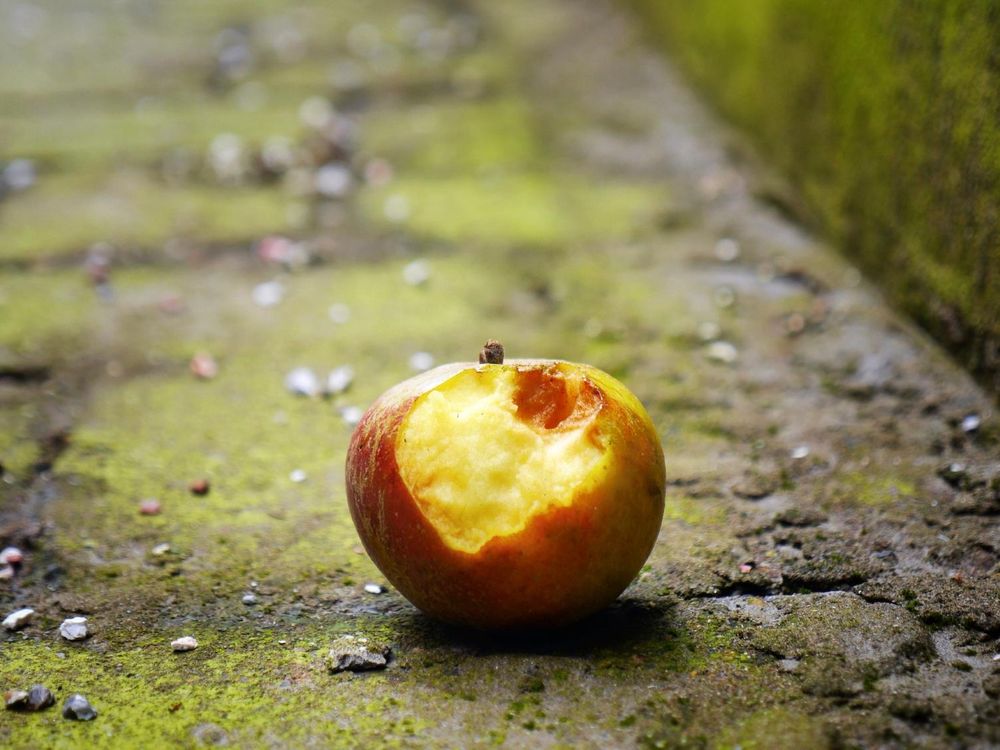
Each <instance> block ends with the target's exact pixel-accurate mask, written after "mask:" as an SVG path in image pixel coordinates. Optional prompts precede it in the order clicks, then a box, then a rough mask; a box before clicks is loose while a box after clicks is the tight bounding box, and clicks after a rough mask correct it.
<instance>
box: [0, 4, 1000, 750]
mask: <svg viewBox="0 0 1000 750" xmlns="http://www.w3.org/2000/svg"><path fill="white" fill-rule="evenodd" d="M369 5H370V4H365V3H360V2H355V3H340V4H337V5H335V6H331V4H326V3H313V4H303V3H291V2H285V1H284V0H271V1H270V2H267V3H260V4H255V5H254V9H253V11H252V12H253V15H252V16H251V15H248V14H250V12H251V11H250V9H249V7H248V6H246V4H244V3H239V2H235V1H234V0H233V1H230V0H226V1H220V2H213V3H211V4H206V3H200V2H196V0H176V1H175V2H172V3H166V4H160V3H155V2H147V3H142V2H137V1H135V0H129V1H128V2H123V3H119V4H117V5H116V6H114V7H113V8H112V7H111V6H108V5H107V4H105V3H98V2H96V1H94V2H91V3H77V4H74V7H73V8H72V9H67V7H66V6H65V5H64V4H60V3H57V2H51V3H37V4H20V5H16V6H0V16H2V15H3V14H6V16H5V17H6V18H7V20H8V21H9V22H8V23H0V163H2V164H4V165H6V166H5V170H6V171H5V172H4V174H5V175H7V176H6V177H5V183H4V184H5V186H6V187H5V190H4V192H3V194H2V196H0V228H2V237H3V243H2V244H0V462H2V464H3V482H2V484H0V546H7V545H13V546H16V547H18V548H19V549H21V550H23V552H24V560H23V562H21V563H19V564H17V565H14V566H11V567H9V568H7V569H0V570H3V571H5V572H3V573H2V574H3V575H8V574H9V575H10V576H11V577H10V578H9V580H3V581H0V605H2V607H3V611H2V612H0V614H2V615H4V616H5V615H6V614H7V613H8V612H10V611H13V610H15V609H17V608H19V607H31V608H33V609H35V610H36V614H35V616H34V619H33V620H32V622H31V623H30V624H28V625H27V626H26V627H24V628H23V629H21V630H17V631H11V632H6V631H3V632H2V633H0V686H2V688H3V690H8V689H23V690H27V689H28V688H29V687H30V686H31V685H33V684H35V683H41V684H44V685H45V686H46V687H48V688H49V689H51V690H52V691H53V692H54V693H55V695H56V700H57V705H61V704H62V702H63V700H65V698H66V697H68V696H69V695H70V694H71V693H81V694H83V695H85V696H86V697H87V698H88V700H89V701H90V702H91V704H92V705H93V706H94V708H95V709H96V710H97V711H98V717H97V718H96V719H95V720H94V721H91V722H87V723H76V722H69V721H67V720H66V719H63V718H62V716H61V715H60V712H59V709H58V708H55V709H50V710H48V711H44V712H41V713H35V714H32V713H15V712H12V711H3V712H0V743H2V744H3V745H4V746H9V747H15V748H29V747H91V746H93V747H97V746H115V747H136V746H148V747H153V746H169V745H178V746H188V745H192V744H194V745H197V744H205V745H211V744H228V745H229V746H234V747H261V746H274V747H289V746H294V747H331V746H334V747H339V746H343V747H374V746H399V747H425V746H426V747H476V746H485V745H499V746H504V747H532V748H534V747H574V748H578V747H594V748H598V747H601V748H603V747H612V746H639V747H664V748H666V747H677V746H690V747H733V746H736V745H739V746H740V747H742V748H744V749H745V750H746V749H748V748H799V747H804V746H811V747H816V748H821V747H853V746H863V747H895V746H914V745H918V746H927V747H988V746H991V744H995V743H998V742H1000V735H998V730H997V726H1000V715H998V710H997V705H998V695H1000V660H998V659H997V654H998V653H1000V644H998V637H1000V580H998V567H997V555H998V533H997V517H998V513H1000V498H998V495H1000V461H998V460H997V453H998V450H997V445H998V440H1000V428H998V423H997V420H996V416H995V406H994V404H993V403H991V402H990V400H989V399H988V398H987V397H986V396H985V395H984V394H983V393H982V392H981V391H979V390H978V389H977V388H976V387H975V386H974V385H973V384H972V383H971V381H970V380H969V378H968V377H967V376H966V375H965V374H964V373H962V372H961V371H960V370H959V369H958V368H957V367H956V366H955V365H954V364H953V363H952V362H950V361H949V360H948V359H947V357H946V356H945V355H943V354H942V353H941V352H940V351H939V350H938V349H937V348H936V347H935V346H934V345H933V344H931V343H929V342H928V341H927V340H926V339H925V338H924V337H922V336H921V335H920V334H919V333H918V332H916V331H915V330H914V329H913V328H912V327H911V326H910V325H908V324H907V323H906V322H905V321H902V320H901V319H900V318H899V317H897V316H896V315H894V314H893V313H892V312H891V311H890V310H888V309H887V307H886V306H885V304H884V303H883V302H882V301H881V300H880V298H879V296H878V294H877V292H876V291H874V290H873V289H872V288H870V287H869V286H868V285H867V284H866V283H865V282H864V281H863V280H862V279H861V278H860V277H859V275H858V273H857V272H856V271H854V270H853V269H852V268H850V267H849V266H848V265H847V264H846V263H844V262H843V261H842V260H841V259H839V258H838V257H837V256H836V255H835V254H834V253H833V252H832V251H831V250H830V248H828V247H825V246H823V245H822V243H821V242H819V241H817V240H816V239H815V238H813V237H811V236H810V235H809V234H808V233H807V232H806V231H805V230H803V228H802V227H800V226H798V225H796V224H795V223H794V222H793V221H791V220H789V219H788V218H786V217H785V216H784V215H783V214H782V213H781V211H780V206H781V200H780V197H778V196H780V192H781V188H775V187H773V185H774V181H773V180H772V179H771V178H770V177H768V175H767V173H766V172H765V171H764V170H762V169H761V168H760V167H759V166H757V165H755V164H753V163H752V161H750V160H749V159H748V158H747V157H746V156H745V152H744V150H743V149H742V148H741V147H740V143H739V142H738V141H737V140H736V139H735V138H734V137H733V136H732V135H731V134H730V133H728V132H727V131H725V130H724V129H723V128H721V127H720V126H719V125H718V123H716V122H715V121H714V120H713V119H712V118H711V117H710V116H709V115H708V114H706V112H705V111H704V109H703V108H702V107H700V106H699V105H698V103H697V102H696V101H695V100H694V98H693V97H692V95H691V93H690V92H689V91H688V90H687V89H685V87H684V85H683V84H682V83H680V82H679V81H678V79H677V78H676V77H675V75H674V74H673V73H672V71H671V70H670V68H669V67H668V65H667V64H666V63H665V62H664V61H662V60H661V59H659V58H658V57H656V56H655V55H653V54H652V53H650V52H649V51H648V50H647V49H646V48H645V47H644V46H643V44H642V41H641V39H640V37H639V33H638V30H637V29H636V28H635V27H634V25H633V24H632V22H631V21H630V20H629V19H628V18H627V17H626V16H625V15H624V14H623V12H622V11H621V10H620V9H618V8H616V7H614V6H610V5H607V4H605V3H603V2H600V1H598V0H588V2H582V3H581V2H574V3H571V2H569V0H545V1H544V2H527V1H526V0H515V1H513V2H505V3H488V2H485V1H483V2H473V1H472V0H470V1H469V2H447V3H446V2H439V3H416V2H411V1H410V0H387V2H384V3H379V4H378V6H377V9H374V10H373V9H372V8H370V7H368V6H369ZM98 40H99V41H98ZM817 147H821V145H820V144H818V145H817ZM19 159H20V160H27V161H17V160H19ZM11 162H13V164H14V166H13V167H11ZM488 337H497V338H500V339H501V340H503V341H504V343H505V344H506V347H507V351H508V353H509V355H510V356H514V357H517V356H545V357H558V358H565V359H571V360H579V361H586V362H589V363H592V364H594V365H596V366H598V367H601V368H603V369H605V370H608V371H609V372H611V373H613V374H615V375H616V376H617V377H619V378H621V379H622V380H624V381H625V382H626V383H628V384H629V386H630V387H631V388H632V389H633V390H634V391H635V392H636V393H637V394H638V395H639V396H640V398H642V400H643V401H644V403H645V404H646V405H647V407H648V409H649V411H650V414H651V416H652V417H653V420H654V423H655V424H656V425H657V427H658V428H659V430H660V433H661V437H662V439H663V443H664V447H665V451H666V455H667V476H668V494H667V507H666V516H665V519H664V524H663V529H662V532H661V536H660V540H659V542H658V544H657V547H656V549H655V550H654V552H653V554H652V556H651V558H650V560H649V564H648V565H647V566H646V567H645V568H644V569H643V571H642V573H641V574H640V575H639V577H638V579H637V580H636V581H635V582H634V584H633V585H632V586H631V587H630V588H629V589H628V591H627V592H626V593H625V594H624V595H623V597H622V598H621V600H620V601H619V602H618V603H617V604H616V605H615V606H614V607H612V608H610V609H609V610H607V611H606V612H603V613H601V614H599V615H597V616H596V617H594V618H592V619H591V620H589V621H587V622H584V623H582V624H580V625H578V626H576V627H573V628H571V629H570V630H568V631H564V632H559V633H552V634H547V635H538V636H536V637H532V638H519V639H511V638H501V637H498V636H487V635H478V634H472V633H468V632H462V631H456V630H454V629H451V628H447V627H443V626H441V625H438V624H436V623H434V622H431V621H429V620H427V619H426V618H424V617H423V616H421V615H420V614H419V613H418V612H416V611H415V610H414V609H413V608H412V607H411V606H410V605H409V604H408V603H407V602H406V601H405V600H403V599H402V598H401V597H400V596H398V595H397V594H396V593H395V592H394V591H393V590H392V589H391V588H386V590H384V591H382V592H381V593H376V592H379V591H380V590H381V588H382V587H384V586H385V582H384V581H383V580H382V579H381V578H380V576H379V573H378V571H377V570H376V569H375V568H374V566H373V565H372V564H371V563H370V561H369V560H368V559H367V558H366V557H365V555H364V554H363V553H362V550H361V548H360V546H359V542H358V540H357V537H356V535H355V533H354V530H353V527H352V525H351V522H350V518H349V516H348V513H347V509H346V506H345V498H344V487H343V480H344V472H343V460H344V451H345V449H346V445H347V441H348V439H349V437H350V432H351V423H352V422H353V421H354V420H355V419H356V417H357V410H358V409H359V408H364V407H365V406H366V405H367V404H368V403H370V402H371V400H372V399H374V398H375V397H376V396H377V395H378V394H379V393H380V392H382V391H383V390H384V389H385V388H387V387H388V386H390V385H392V384H393V383H395V382H397V381H399V380H401V379H403V378H405V377H408V376H409V375H410V374H411V373H412V372H413V371H414V369H419V368H422V367H426V366H427V365H428V364H429V362H431V361H434V362H445V361H452V360H461V359H469V358H471V357H473V355H474V354H475V353H476V352H477V351H478V348H479V346H480V345H481V343H482V341H483V340H485V339H486V338H488ZM343 366H350V368H352V371H353V381H352V382H351V383H350V385H349V387H348V388H347V389H346V390H341V388H340V386H342V385H343V384H344V382H345V381H346V378H344V377H343V374H344V372H345V371H343V370H341V371H339V372H340V382H339V383H334V384H333V385H335V386H337V387H335V388H333V390H334V391H336V392H335V393H331V394H327V395H326V396H325V397H324V396H320V395H319V394H315V393H313V392H314V391H316V390H318V389H322V388H324V387H325V386H326V384H327V373H329V372H330V371H331V370H334V369H335V368H340V367H343ZM296 368H308V370H298V371H297V372H295V373H294V374H292V373H293V372H294V371H296ZM293 390H298V391H303V392H306V393H307V394H310V393H311V394H313V395H296V394H295V393H293V392H292V391H293ZM201 479H207V480H208V482H209V486H208V488H207V493H203V494H196V492H192V490H191V488H190V485H191V483H192V482H196V481H197V480H201ZM195 489H196V490H199V491H200V490H201V489H205V488H197V487H196V488H195ZM140 505H141V506H142V507H143V508H144V509H145V510H146V511H147V513H141V512H140ZM373 584H374V585H373ZM72 616H84V617H86V618H87V620H88V623H87V624H88V626H89V631H90V635H89V637H88V638H86V639H85V640H81V641H74V642H70V641H67V640H65V639H63V638H62V637H60V635H59V633H58V629H59V624H60V623H61V622H62V621H63V619H65V618H68V617H72ZM187 635H190V636H194V637H195V638H196V639H197V642H198V647H197V649H195V650H193V651H187V652H184V653H175V652H174V651H173V650H172V649H171V646H170V643H171V641H173V640H175V639H177V638H179V637H181V636H187ZM346 636H354V639H353V640H351V639H347V640H346V641H345V637H346ZM360 638H367V639H368V641H359V640H358V639H360ZM345 642H348V643H351V644H354V645H352V646H351V648H352V649H358V653H359V654H360V656H358V655H355V656H353V657H352V658H359V659H362V660H366V659H376V660H377V657H378V655H381V654H384V653H385V649H386V648H388V649H390V655H389V659H388V665H387V667H386V668H385V669H382V670H375V671H368V672H364V673H354V672H351V671H345V672H341V673H337V674H332V673H331V672H330V670H329V669H328V664H327V659H328V652H329V651H330V649H331V647H332V646H334V645H335V644H337V643H345ZM357 644H364V646H363V647H359V646H358V645H357ZM352 653H354V652H353V651H352Z"/></svg>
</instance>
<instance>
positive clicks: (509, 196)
mask: <svg viewBox="0 0 1000 750" xmlns="http://www.w3.org/2000/svg"><path fill="white" fill-rule="evenodd" d="M390 198H395V199H396V200H397V201H398V200H399V199H400V198H401V199H402V200H403V201H405V203H406V206H407V209H408V216H406V220H405V222H404V223H405V226H406V230H407V231H408V232H409V233H412V234H413V235H416V236H418V237H421V238H423V239H425V240H428V241H439V242H450V243H472V244H475V245H477V246H481V245H500V244H510V243H513V244H521V245H529V246H530V245H536V246H558V245H560V244H564V243H567V242H574V241H576V242H579V241H581V240H584V239H589V240H591V241H597V240H601V239H614V238H625V239H627V238H630V237H632V236H634V235H635V233H636V232H637V230H638V229H639V228H640V227H642V226H644V225H647V224H648V220H649V218H650V217H651V216H652V215H654V214H655V213H656V212H657V210H658V209H659V208H660V207H661V206H662V205H663V203H664V202H665V194H664V191H663V189H662V188H660V187H655V186H648V185H643V184H641V183H640V184H635V183H617V184H616V183H614V182H603V183H602V184H600V185H594V184H593V183H591V182H590V181H587V180H583V179H580V178H575V179H574V178H572V177H571V178H564V179H561V180H558V181H557V180H553V179H552V178H551V176H548V175H545V174H540V173H534V172H524V173H506V174H505V173H501V174H497V175H485V176H482V177H469V176H463V177H440V178H434V177H429V176H428V177H423V176H421V177H419V178H417V177H412V178H411V177H407V176H405V175H403V176H401V177H400V179H399V180H397V181H396V182H394V183H393V184H392V185H390V186H387V187H385V188H380V189H378V190H372V191H368V192H366V193H365V194H364V195H363V196H362V197H361V200H360V204H361V210H362V212H363V215H364V217H365V218H366V220H367V221H369V222H371V223H373V224H375V225H382V226H384V227H392V226H396V225H397V224H396V223H395V222H394V221H393V220H390V219H389V218H387V217H386V215H385V211H386V201H387V200H388V199H390Z"/></svg>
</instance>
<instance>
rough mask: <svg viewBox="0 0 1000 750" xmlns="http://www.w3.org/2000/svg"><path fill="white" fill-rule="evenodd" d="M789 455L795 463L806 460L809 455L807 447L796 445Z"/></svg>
mask: <svg viewBox="0 0 1000 750" xmlns="http://www.w3.org/2000/svg"><path fill="white" fill-rule="evenodd" d="M789 455H790V456H791V457H792V458H794V459H795V460H796V461H800V460H801V459H803V458H806V457H807V456H808V455H809V446H808V445H798V446H796V447H795V448H792V452H791V453H790V454H789Z"/></svg>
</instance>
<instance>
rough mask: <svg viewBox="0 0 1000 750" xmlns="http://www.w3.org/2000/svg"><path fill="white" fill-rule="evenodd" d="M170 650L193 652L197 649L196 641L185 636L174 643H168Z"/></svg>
mask: <svg viewBox="0 0 1000 750" xmlns="http://www.w3.org/2000/svg"><path fill="white" fill-rule="evenodd" d="M170 648H172V649H173V650H174V651H194V650H195V649H196V648H198V641H196V640H195V639H194V638H193V637H192V636H190V635H185V636H182V637H181V638H178V639H177V640H176V641H170Z"/></svg>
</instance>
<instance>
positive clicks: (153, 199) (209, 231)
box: [0, 171, 288, 259]
mask: <svg viewBox="0 0 1000 750" xmlns="http://www.w3.org/2000/svg"><path fill="white" fill-rule="evenodd" d="M88 194H89V195H90V197H88V198H81V195H88ZM287 206H288V200H287V198H285V197H284V196H283V195H282V194H281V193H280V192H277V191H275V190H273V189H270V188H261V187H246V188H240V189H232V188H225V187H212V186H205V185H187V186H184V187H171V186H169V185H166V184H163V183H162V182H160V181H158V180H157V179H155V178H154V177H153V176H152V175H150V174H146V173H143V172H138V171H137V172H130V173H117V174H115V175H113V176H112V177H109V178H107V180H106V181H101V182H96V181H95V180H94V178H92V177H89V176H77V175H73V176H59V177H52V178H51V179H48V180H46V181H44V183H43V184H42V185H40V186H39V187H38V188H37V189H36V190H34V191H32V192H30V193H26V194H25V195H24V196H22V197H20V198H17V199H15V200H13V201H11V205H10V207H9V210H10V214H9V217H8V218H7V220H6V221H5V227H6V235H5V240H6V241H5V242H4V243H3V245H2V246H0V258H6V259H31V258H38V257H43V258H44V257H51V256H58V255H61V254H66V253H76V252H80V251H82V250H85V249H86V248H88V247H89V246H90V245H92V244H94V243H96V242H101V241H110V242H113V243H116V244H123V245H126V246H130V245H132V246H134V245H138V246H140V247H143V248H150V247H153V248H155V247H157V246H160V245H162V244H163V243H164V242H165V241H166V240H168V239H170V238H171V237H174V236H177V235H192V234H197V236H198V237H199V238H202V239H204V240H206V241H213V240H214V241H222V240H230V241H232V240H248V239H252V238H255V237H258V236H260V234H262V233H264V232H267V231H274V230H275V229H281V228H282V227H284V226H285V224H286V214H285V211H286V208H287ZM52 216H59V217H61V219H60V221H58V222H54V221H51V217H52Z"/></svg>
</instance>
